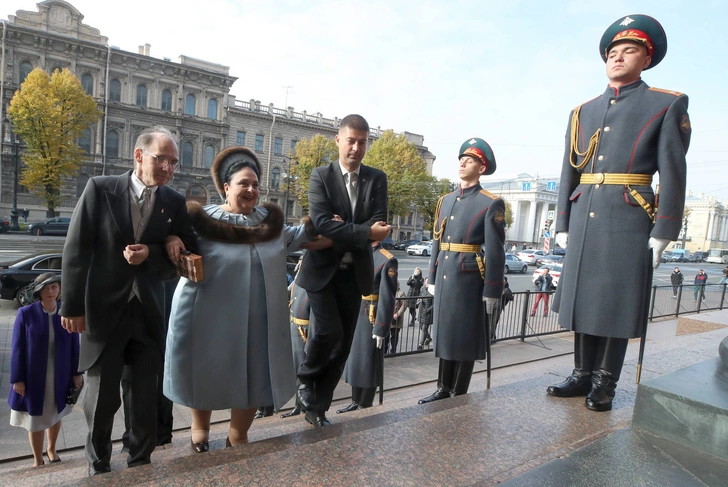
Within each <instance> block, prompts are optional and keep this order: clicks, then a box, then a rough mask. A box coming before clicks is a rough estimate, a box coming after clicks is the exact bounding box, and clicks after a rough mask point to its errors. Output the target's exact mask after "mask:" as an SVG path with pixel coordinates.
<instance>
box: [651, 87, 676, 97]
mask: <svg viewBox="0 0 728 487" xmlns="http://www.w3.org/2000/svg"><path fill="white" fill-rule="evenodd" d="M650 91H659V92H660V93H667V94H668V95H674V96H682V95H683V93H680V92H679V91H673V90H663V89H662V88H650Z"/></svg>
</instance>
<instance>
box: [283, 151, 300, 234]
mask: <svg viewBox="0 0 728 487" xmlns="http://www.w3.org/2000/svg"><path fill="white" fill-rule="evenodd" d="M283 159H285V160H287V161H288V172H285V173H283V175H282V176H283V179H284V180H285V182H286V202H285V205H286V206H285V208H284V213H285V215H286V217H285V218H286V219H285V220H284V221H285V222H286V223H288V194H289V191H290V189H291V179H293V178H292V177H291V163H292V162H293V161H296V162H298V160H297V159H296V158H295V157H287V156H283Z"/></svg>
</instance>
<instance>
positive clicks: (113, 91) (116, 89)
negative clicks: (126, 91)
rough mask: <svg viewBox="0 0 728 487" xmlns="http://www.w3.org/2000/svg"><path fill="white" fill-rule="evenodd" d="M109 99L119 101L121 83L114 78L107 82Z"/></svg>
mask: <svg viewBox="0 0 728 487" xmlns="http://www.w3.org/2000/svg"><path fill="white" fill-rule="evenodd" d="M109 101H115V102H117V103H118V102H120V101H121V83H120V82H119V80H118V79H116V78H114V79H112V80H111V83H109Z"/></svg>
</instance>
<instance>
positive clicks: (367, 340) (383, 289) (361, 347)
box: [344, 248, 398, 388]
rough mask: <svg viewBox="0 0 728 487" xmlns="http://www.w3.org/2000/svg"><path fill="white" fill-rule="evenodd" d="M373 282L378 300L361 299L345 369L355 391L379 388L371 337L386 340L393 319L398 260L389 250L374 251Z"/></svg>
mask: <svg viewBox="0 0 728 487" xmlns="http://www.w3.org/2000/svg"><path fill="white" fill-rule="evenodd" d="M373 257H374V282H373V284H372V289H373V290H374V292H375V293H378V300H377V301H376V302H374V301H368V300H366V299H362V301H361V306H360V308H359V317H358V318H357V322H356V330H355V331H354V341H353V342H352V344H351V353H349V359H348V360H347V362H346V368H345V369H344V380H345V381H346V383H347V384H349V385H350V386H352V387H363V388H372V387H377V356H378V355H377V348H376V341H375V340H374V339H373V338H372V335H376V336H379V337H386V336H387V333H389V327H390V325H391V323H392V316H394V306H395V299H394V296H395V293H396V292H397V267H398V263H397V259H396V258H395V257H394V256H393V255H392V254H391V253H389V252H388V251H387V250H385V249H382V248H379V249H374V254H373ZM372 303H375V304H376V306H377V309H376V319H375V321H374V323H372V322H371V321H370V316H369V307H370V305H371V304H372Z"/></svg>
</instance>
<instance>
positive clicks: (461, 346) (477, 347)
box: [429, 185, 505, 361]
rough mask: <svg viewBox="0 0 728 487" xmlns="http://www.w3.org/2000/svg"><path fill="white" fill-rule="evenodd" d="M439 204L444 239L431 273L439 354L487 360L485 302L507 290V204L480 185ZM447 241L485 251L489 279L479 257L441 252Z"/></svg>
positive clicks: (432, 261)
mask: <svg viewBox="0 0 728 487" xmlns="http://www.w3.org/2000/svg"><path fill="white" fill-rule="evenodd" d="M438 205H439V209H438V211H437V214H436V215H435V217H436V222H437V225H436V227H435V228H436V230H438V231H440V230H441V231H442V235H440V239H439V240H437V239H436V240H435V241H434V242H433V244H432V257H431V258H430V275H429V282H430V284H434V285H435V303H434V313H433V323H434V328H433V332H432V336H433V339H434V342H435V356H437V357H439V358H442V359H445V360H458V361H469V360H481V359H484V358H485V347H486V343H485V340H486V331H485V327H486V323H485V310H484V308H483V301H482V298H483V297H490V298H500V296H501V293H502V291H503V270H504V266H505V251H504V241H505V219H504V215H505V203H504V202H503V200H502V199H500V198H498V197H496V196H494V195H492V194H490V193H488V192H487V191H484V190H482V189H481V187H480V185H475V186H472V187H470V188H466V189H462V188H459V189H458V190H457V191H455V192H453V193H449V194H447V195H445V196H443V197H442V199H441V201H440V203H439V204H438ZM443 224H444V229H442V225H443ZM444 243H448V244H470V245H476V246H478V247H481V248H484V252H483V251H481V252H479V253H478V254H477V255H478V256H479V257H480V258H481V259H482V262H484V275H481V269H480V266H479V265H478V261H477V258H476V254H475V253H469V252H453V251H450V250H441V247H442V244H444Z"/></svg>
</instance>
